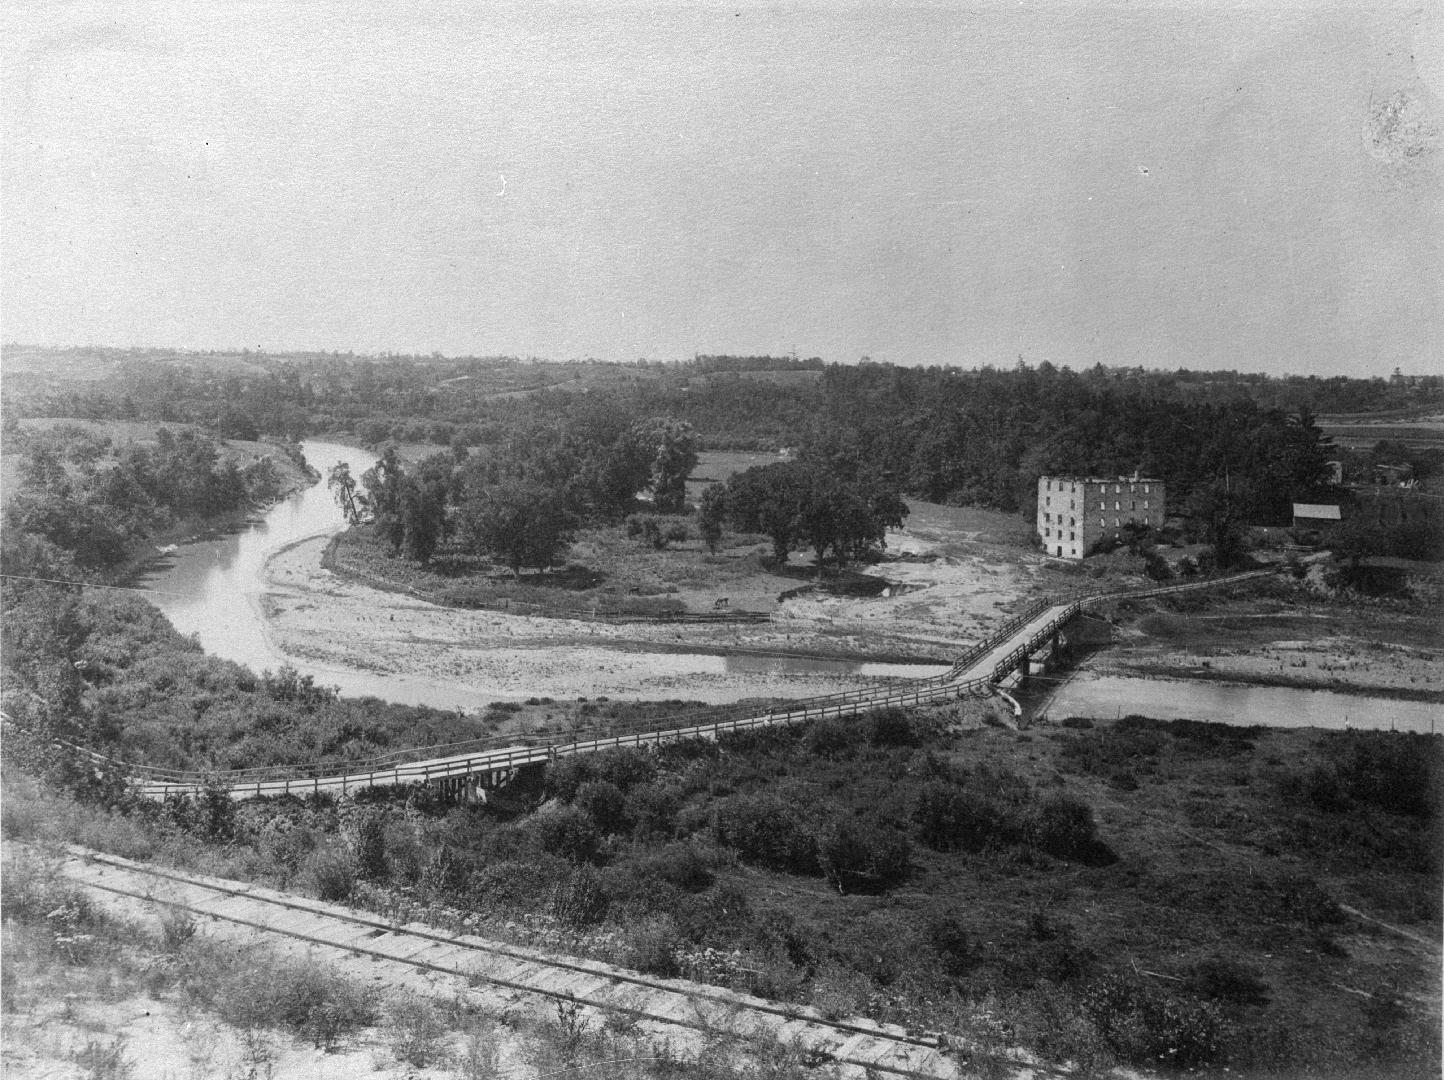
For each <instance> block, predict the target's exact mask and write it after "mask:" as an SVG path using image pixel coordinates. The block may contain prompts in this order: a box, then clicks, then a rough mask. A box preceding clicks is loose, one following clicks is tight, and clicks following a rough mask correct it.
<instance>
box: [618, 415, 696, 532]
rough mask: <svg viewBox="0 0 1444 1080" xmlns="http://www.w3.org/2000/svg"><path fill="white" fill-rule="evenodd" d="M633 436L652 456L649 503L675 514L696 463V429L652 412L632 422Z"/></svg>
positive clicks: (681, 505)
mask: <svg viewBox="0 0 1444 1080" xmlns="http://www.w3.org/2000/svg"><path fill="white" fill-rule="evenodd" d="M632 437H633V439H634V441H635V442H636V443H637V445H638V446H639V447H641V448H642V449H643V451H644V452H645V454H647V455H650V458H651V488H652V505H653V506H654V507H655V508H656V509H657V511H658V512H659V513H663V514H678V513H681V512H682V510H683V509H684V508H685V507H686V505H687V477H688V476H690V475H691V474H692V470H693V469H694V468H696V466H697V450H698V445H699V444H698V440H697V432H696V430H694V429H693V427H692V425H691V424H689V423H687V422H686V421H685V420H677V419H674V418H672V417H670V416H654V417H652V418H651V419H649V420H641V421H638V422H637V423H636V424H633V425H632Z"/></svg>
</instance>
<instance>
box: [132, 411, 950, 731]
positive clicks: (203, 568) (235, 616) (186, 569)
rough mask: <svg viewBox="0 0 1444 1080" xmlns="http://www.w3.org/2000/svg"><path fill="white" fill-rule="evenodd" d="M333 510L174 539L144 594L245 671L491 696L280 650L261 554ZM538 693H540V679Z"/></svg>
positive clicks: (768, 668)
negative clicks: (269, 615)
mask: <svg viewBox="0 0 1444 1080" xmlns="http://www.w3.org/2000/svg"><path fill="white" fill-rule="evenodd" d="M302 449H303V450H304V451H305V454H306V460H307V461H308V462H310V463H311V465H312V466H314V467H315V468H317V469H319V470H320V471H321V472H322V474H323V475H324V474H325V473H327V472H329V470H330V469H331V467H332V466H333V465H335V464H336V463H337V462H338V461H344V462H346V463H347V464H348V465H349V466H350V468H351V475H352V476H355V477H359V476H360V475H361V474H362V473H363V472H365V471H366V470H367V469H369V468H370V467H371V466H372V465H373V464H374V463H375V461H376V457H375V455H374V454H370V453H368V452H367V451H365V450H361V449H358V448H356V447H353V446H343V445H341V444H339V443H330V442H321V441H318V440H314V439H312V440H307V441H305V442H304V443H302ZM343 525H344V521H343V519H342V516H341V511H340V509H339V507H338V506H337V505H336V502H335V499H334V498H333V496H332V495H331V492H330V491H329V490H328V489H327V487H326V484H325V483H324V481H323V482H322V483H319V484H316V485H314V486H312V487H310V488H307V489H306V490H304V491H300V492H297V493H296V494H295V495H292V496H291V497H290V498H288V499H286V500H284V501H282V502H280V503H278V504H277V505H276V506H274V507H272V508H271V509H270V510H268V511H267V512H266V513H265V514H264V515H262V516H261V517H260V518H259V519H257V520H255V521H252V522H250V523H248V524H247V525H246V526H245V527H244V528H242V529H240V530H237V531H235V532H229V533H222V534H218V535H215V536H206V537H201V538H198V539H196V540H193V541H191V542H189V543H186V544H182V545H180V546H178V547H177V548H176V549H175V550H174V551H172V552H170V553H169V554H168V555H167V556H166V557H165V558H163V559H161V560H159V561H158V563H157V564H156V566H155V567H154V568H153V569H152V571H151V572H150V573H149V574H147V576H146V577H145V580H144V585H145V587H146V588H147V589H149V590H150V591H151V598H152V600H153V601H154V603H155V604H156V606H157V607H159V608H160V609H161V611H162V612H164V613H165V615H166V617H167V618H168V619H170V621H171V623H172V624H173V625H174V626H175V627H176V629H178V630H179V631H180V632H181V633H183V634H195V635H196V636H197V638H198V639H199V641H200V643H201V646H202V647H203V648H204V649H205V650H206V651H207V652H209V653H211V654H213V655H215V656H220V657H224V658H225V659H228V660H234V661H236V662H237V663H241V664H245V665H246V666H248V667H250V668H252V669H253V670H255V671H262V670H265V669H270V670H276V669H278V668H280V667H281V666H282V665H283V664H290V665H291V666H292V667H294V668H295V669H296V670H298V671H299V672H301V673H302V674H303V675H311V676H314V677H315V679H316V680H317V682H319V683H321V684H323V685H326V686H338V687H340V689H341V692H342V693H344V694H348V695H356V696H368V695H369V696H374V697H379V698H382V699H383V700H386V701H393V702H397V703H400V704H407V705H432V706H435V707H437V708H443V709H452V708H461V709H468V708H476V707H480V706H482V705H485V704H486V703H487V702H489V701H493V700H496V698H497V697H499V696H506V695H505V694H499V693H498V692H497V690H496V689H495V688H490V687H479V686H467V685H463V684H460V683H445V682H441V681H438V680H435V679H408V678H406V677H404V676H397V675H395V674H378V673H375V672H369V671H366V670H363V669H361V668H351V667H343V666H340V665H326V664H317V663H313V662H310V661H307V660H305V659H302V658H298V657H293V656H288V655H286V654H284V653H282V652H281V651H280V650H278V649H277V648H276V647H275V645H274V644H273V643H272V642H271V641H270V639H269V638H268V637H267V634H266V630H265V619H264V617H263V615H262V613H261V597H262V596H263V595H264V594H265V592H266V572H265V567H266V560H267V559H268V558H270V556H271V555H273V554H275V553H276V552H277V551H279V550H280V549H281V548H284V547H287V546H288V545H291V544H294V543H296V542H298V541H301V540H306V539H308V538H311V537H316V536H326V535H329V534H331V533H334V532H337V531H339V530H340V529H341V528H342V527H343ZM651 662H652V666H653V667H655V668H656V669H657V670H666V671H675V672H676V673H677V674H678V675H685V674H687V673H688V672H698V673H723V672H758V673H766V672H773V673H775V672H779V671H782V672H797V673H799V674H801V673H825V674H835V675H849V676H859V677H863V678H869V677H877V676H905V677H912V678H924V677H927V676H929V675H936V674H938V673H940V672H942V671H944V670H946V669H945V668H944V667H941V666H937V667H935V666H931V665H917V664H884V663H852V662H848V661H841V660H821V659H811V658H806V657H755V656H728V657H722V656H710V655H706V654H702V653H695V654H693V653H657V654H655V655H654V656H653V657H652V658H651ZM539 692H543V693H544V692H546V691H545V688H541V689H540V690H539Z"/></svg>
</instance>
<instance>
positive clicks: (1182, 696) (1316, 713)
mask: <svg viewBox="0 0 1444 1080" xmlns="http://www.w3.org/2000/svg"><path fill="white" fill-rule="evenodd" d="M1044 712H1045V713H1046V715H1047V716H1048V717H1049V718H1051V719H1054V720H1061V719H1062V718H1063V717H1065V716H1087V717H1093V718H1095V719H1114V718H1116V717H1119V716H1128V715H1129V714H1131V713H1137V714H1139V715H1142V716H1151V717H1154V718H1155V719H1159V720H1174V719H1179V718H1186V719H1189V720H1209V721H1213V722H1214V723H1220V724H1238V725H1243V726H1251V725H1259V726H1262V727H1281V728H1291V727H1315V728H1329V729H1333V730H1342V729H1344V728H1365V729H1369V730H1375V731H1381V730H1382V731H1390V730H1393V731H1424V732H1433V731H1435V730H1436V729H1441V728H1444V724H1441V723H1440V721H1441V719H1444V709H1441V707H1440V706H1439V705H1435V704H1432V703H1430V702H1426V701H1396V700H1394V699H1392V698H1382V697H1365V696H1361V695H1356V694H1338V693H1333V692H1332V691H1328V690H1300V689H1296V688H1294V687H1288V686H1239V685H1234V684H1230V683H1216V682H1204V681H1190V680H1181V679H1179V680H1175V679H1146V678H1138V677H1132V676H1121V675H1101V676H1095V675H1089V674H1087V673H1083V674H1080V675H1078V676H1077V677H1075V678H1074V679H1073V680H1072V681H1070V682H1068V683H1066V684H1065V685H1064V686H1063V687H1062V689H1060V690H1059V691H1058V693H1057V694H1055V695H1054V696H1053V698H1052V700H1050V701H1049V702H1048V703H1047V704H1046V706H1044Z"/></svg>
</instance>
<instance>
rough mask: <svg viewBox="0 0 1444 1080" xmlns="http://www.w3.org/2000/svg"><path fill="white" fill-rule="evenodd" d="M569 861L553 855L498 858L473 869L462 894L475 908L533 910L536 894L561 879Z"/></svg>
mask: <svg viewBox="0 0 1444 1080" xmlns="http://www.w3.org/2000/svg"><path fill="white" fill-rule="evenodd" d="M571 865H572V864H570V863H568V862H567V861H566V860H565V859H562V858H559V857H558V856H555V855H543V854H533V855H531V856H530V857H525V858H515V859H500V860H498V861H496V862H493V863H488V864H487V865H486V866H483V867H482V868H481V869H480V870H476V871H474V872H473V873H472V874H471V876H470V877H468V878H467V880H466V896H467V899H468V901H469V903H470V904H471V905H472V906H473V907H476V908H479V909H482V910H486V909H492V910H495V909H497V908H502V909H513V910H521V911H534V910H536V905H537V903H538V901H539V898H540V897H545V896H548V895H549V894H550V892H551V890H552V889H554V888H555V887H556V885H557V883H558V882H560V881H562V880H563V879H565V877H566V875H567V873H568V872H569V871H570V869H571Z"/></svg>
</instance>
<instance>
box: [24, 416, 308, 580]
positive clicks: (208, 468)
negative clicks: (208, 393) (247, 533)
mask: <svg viewBox="0 0 1444 1080" xmlns="http://www.w3.org/2000/svg"><path fill="white" fill-rule="evenodd" d="M274 451H275V454H274V456H275V457H289V458H291V459H292V461H293V462H294V463H295V465H296V467H297V468H301V467H303V466H304V462H303V461H302V459H301V456H300V450H299V448H297V447H295V446H287V445H277V446H276V447H275V448H274ZM3 452H4V453H5V454H6V455H7V456H11V455H13V456H14V458H15V459H17V461H18V472H19V481H20V482H19V486H18V490H17V491H16V492H15V494H14V495H13V497H12V498H10V499H9V500H8V502H7V504H6V506H5V511H4V525H5V529H4V541H3V555H0V559H3V565H4V566H5V567H6V569H5V571H4V572H5V573H7V574H13V573H27V572H30V571H32V570H35V569H42V570H45V571H46V573H47V575H48V576H52V577H54V576H68V575H71V574H80V575H96V574H104V573H105V572H107V571H111V570H114V569H116V568H117V567H119V566H120V565H121V564H123V563H124V562H125V561H126V560H127V559H128V558H129V557H130V556H131V555H132V554H133V549H134V547H135V545H136V544H137V543H139V542H142V541H144V540H146V539H147V538H148V537H150V536H152V535H153V534H155V533H156V532H158V531H161V530H164V529H167V528H170V527H172V526H173V525H175V524H176V523H177V522H180V521H183V520H196V521H204V520H208V519H212V518H215V517H217V516H219V515H223V514H227V513H231V512H232V511H236V510H240V509H243V508H246V507H248V506H251V505H253V504H257V503H264V502H268V501H270V500H271V499H274V498H275V497H276V496H277V495H278V494H280V493H281V492H282V491H283V490H284V488H285V480H284V477H283V476H282V474H281V470H280V469H279V468H278V467H277V464H276V461H275V460H274V458H273V457H271V456H262V457H260V458H257V459H256V460H254V461H252V462H251V463H250V464H249V465H247V466H245V467H244V468H243V467H241V466H240V465H238V464H237V463H236V461H234V460H232V459H229V458H226V457H223V456H222V453H221V449H220V447H219V446H218V444H217V442H216V440H215V439H213V438H211V437H210V436H208V435H206V434H203V433H201V432H197V431H195V430H191V429H181V430H178V431H172V430H170V429H169V428H165V427H162V428H160V429H159V430H158V431H157V433H156V438H155V441H154V442H153V443H152V442H145V443H142V442H133V441H132V442H127V443H125V444H123V445H116V444H114V443H113V441H112V440H111V439H110V438H109V437H108V436H104V435H97V434H95V433H93V432H91V431H89V430H87V429H86V428H85V427H84V426H82V425H76V424H61V425H58V426H55V427H51V428H49V429H46V430H38V429H28V428H21V427H19V426H18V425H10V426H8V427H7V428H6V431H5V433H4V444H3ZM27 568H28V569H27Z"/></svg>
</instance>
